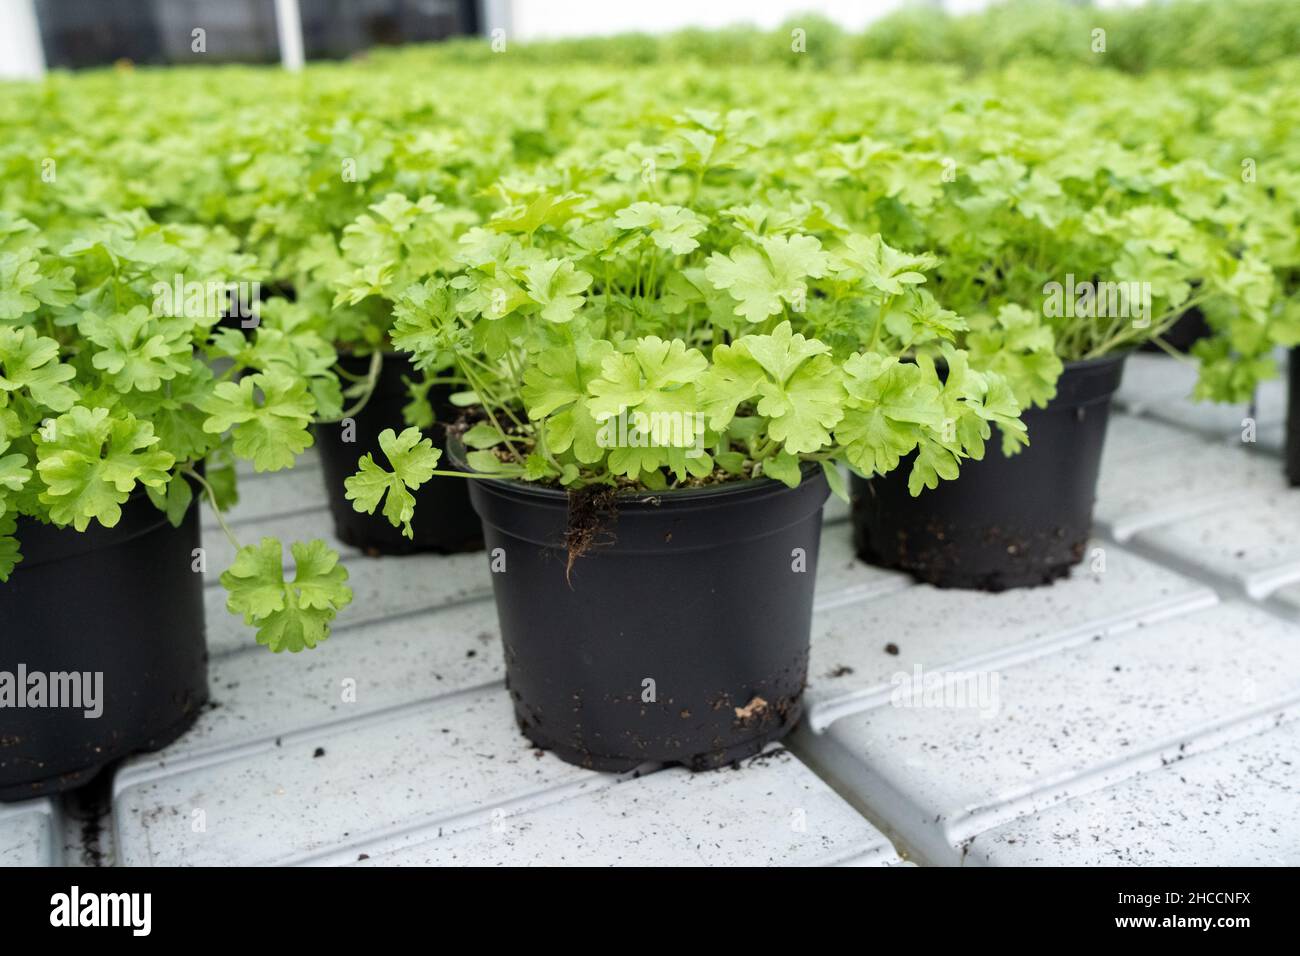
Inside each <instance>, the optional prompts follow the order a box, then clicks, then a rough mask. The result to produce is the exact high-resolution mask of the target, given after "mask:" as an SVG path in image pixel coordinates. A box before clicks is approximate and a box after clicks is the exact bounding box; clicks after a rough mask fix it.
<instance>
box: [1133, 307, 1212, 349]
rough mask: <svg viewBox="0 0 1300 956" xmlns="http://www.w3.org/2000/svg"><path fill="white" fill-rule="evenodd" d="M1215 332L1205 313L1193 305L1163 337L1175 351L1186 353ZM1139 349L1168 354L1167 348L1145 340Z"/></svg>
mask: <svg viewBox="0 0 1300 956" xmlns="http://www.w3.org/2000/svg"><path fill="white" fill-rule="evenodd" d="M1213 333H1214V330H1213V329H1211V328H1210V324H1209V323H1208V322H1207V321H1205V313H1204V312H1202V311H1201V310H1200V309H1199V308H1198V307H1196V306H1193V307H1192V308H1190V309H1188V310H1187V311H1186V312H1184V313H1183V314H1182V315H1180V316H1179V317H1178V319H1177V321H1175V322H1174V324H1173V325H1171V326H1169V328H1168V330H1167V331H1166V332H1165V334H1164V335H1162V336H1161V338H1162V339H1164V340H1165V342H1166V344H1168V345H1169V347H1170V348H1172V349H1173V350H1174V351H1175V352H1184V353H1185V352H1190V351H1191V350H1192V346H1193V345H1195V344H1196V343H1197V342H1199V341H1200V340H1201V339H1203V338H1206V337H1207V336H1209V335H1212V334H1213ZM1138 350H1139V351H1141V352H1158V353H1159V354H1161V355H1164V354H1166V352H1165V350H1164V349H1162V348H1161V347H1160V346H1158V345H1156V344H1155V343H1154V342H1143V343H1142V344H1141V345H1140V346H1138Z"/></svg>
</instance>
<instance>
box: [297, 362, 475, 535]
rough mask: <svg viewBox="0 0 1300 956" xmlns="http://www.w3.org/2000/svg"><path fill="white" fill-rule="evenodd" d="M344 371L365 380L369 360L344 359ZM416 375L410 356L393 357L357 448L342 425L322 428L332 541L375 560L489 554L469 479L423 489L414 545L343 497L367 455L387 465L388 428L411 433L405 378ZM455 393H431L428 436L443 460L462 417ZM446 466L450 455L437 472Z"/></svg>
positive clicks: (358, 422) (358, 431)
mask: <svg viewBox="0 0 1300 956" xmlns="http://www.w3.org/2000/svg"><path fill="white" fill-rule="evenodd" d="M339 365H340V366H342V368H343V369H344V371H346V372H348V373H350V374H352V375H365V374H366V373H367V372H368V371H369V369H370V358H369V357H366V358H356V357H352V356H345V357H343V358H340V359H339ZM413 374H414V372H413V370H412V368H411V365H410V362H409V361H408V360H407V358H406V356H404V355H399V354H398V353H395V352H390V353H388V354H386V355H385V356H384V363H383V366H382V367H381V369H380V373H379V381H378V383H377V385H376V387H375V392H374V394H373V395H372V396H371V397H370V401H369V402H367V403H366V406H365V407H364V408H363V409H362V410H361V411H360V412H358V413H357V414H356V415H355V416H353V421H354V422H355V432H354V435H353V437H354V438H355V440H354V441H351V442H346V441H344V440H343V438H344V434H345V433H344V428H343V426H342V425H321V426H318V427H317V428H316V444H317V446H318V447H319V449H320V457H321V464H322V466H323V468H322V471H323V472H324V476H325V491H326V494H327V495H328V497H329V506H330V513H331V514H332V515H333V516H334V533H335V534H336V535H337V536H338V539H339V540H340V541H343V542H346V543H347V544H350V545H352V546H353V547H354V548H360V549H361V550H363V551H365V552H367V553H368V554H372V555H374V554H415V553H417V552H421V551H436V552H439V553H442V554H451V553H454V552H458V551H477V550H478V549H479V548H482V547H483V529H482V527H481V526H480V524H479V520H478V516H477V515H475V514H474V509H473V508H471V507H470V503H469V489H468V487H467V486H468V484H469V482H468V481H467V480H465V479H462V478H443V477H438V476H434V477H433V478H432V479H430V480H429V481H428V482H426V483H425V484H423V485H421V486H420V488H419V489H418V490H417V491H416V492H415V518H414V519H413V520H412V522H411V528H412V530H413V531H414V533H415V537H414V538H407V537H405V536H404V535H403V534H402V531H401V529H400V528H394V527H393V526H392V525H391V524H389V522H388V519H387V518H385V517H384V516H383V514H382V512H381V511H376V513H375V514H373V515H368V514H365V513H364V512H360V511H357V510H356V509H354V508H353V507H352V502H351V501H348V500H347V498H346V497H344V495H345V493H346V489H345V488H344V485H343V482H344V481H345V480H346V479H347V478H348V477H350V476H351V475H354V474H356V472H357V460H358V459H359V458H361V457H362V456H363V455H365V454H366V452H370V453H371V454H373V455H374V456H375V460H376V461H378V462H379V463H380V464H383V465H387V459H386V458H385V457H384V453H383V451H382V450H381V449H380V447H379V433H380V432H381V431H383V430H384V429H385V428H391V429H393V431H395V432H400V431H401V430H402V429H403V428H404V427H405V424H404V420H403V418H402V406H404V405H406V404H407V403H408V402H409V401H410V396H409V395H408V393H407V389H406V385H405V384H404V383H403V382H402V377H403V376H406V377H408V378H410V377H412V376H413ZM451 391H452V390H451V388H449V387H447V386H435V387H434V389H432V390H431V391H430V393H429V401H430V402H431V403H432V404H433V410H434V415H435V416H436V418H437V421H438V424H435V425H434V426H433V428H431V429H429V430H428V431H426V432H425V434H426V435H427V436H428V437H429V438H431V439H432V440H433V443H434V445H435V446H436V447H438V448H441V449H443V450H444V452H445V450H446V447H447V446H446V424H445V423H447V422H451V421H454V420H455V418H456V417H457V415H458V414H459V410H458V409H457V408H456V407H455V406H454V405H452V404H451V402H450V401H449V396H450V395H451ZM446 461H447V459H446V455H445V454H444V456H443V458H442V460H441V462H440V463H439V467H443V468H445V467H450V466H449V465H447V464H446Z"/></svg>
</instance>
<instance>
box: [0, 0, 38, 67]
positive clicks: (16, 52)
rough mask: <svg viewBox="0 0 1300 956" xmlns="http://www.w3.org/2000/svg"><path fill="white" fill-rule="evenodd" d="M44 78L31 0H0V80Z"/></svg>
mask: <svg viewBox="0 0 1300 956" xmlns="http://www.w3.org/2000/svg"><path fill="white" fill-rule="evenodd" d="M44 75H45V52H44V50H42V49H41V34H40V30H39V29H38V28H37V25H36V10H35V8H34V7H33V5H32V0H0V77H3V78H5V79H18V80H36V79H40V78H41V77H42V76H44Z"/></svg>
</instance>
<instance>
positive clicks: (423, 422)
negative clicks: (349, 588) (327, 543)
mask: <svg viewBox="0 0 1300 956" xmlns="http://www.w3.org/2000/svg"><path fill="white" fill-rule="evenodd" d="M475 219H476V217H475V216H474V214H473V213H471V212H468V211H466V210H460V209H448V208H447V207H445V206H443V205H442V204H441V203H439V202H437V201H436V200H435V199H434V198H433V197H424V198H421V199H420V200H418V201H417V202H411V201H410V200H409V199H407V198H406V197H405V196H403V195H402V194H400V193H389V194H388V195H386V196H385V197H384V198H383V199H382V200H381V201H380V202H377V203H374V204H372V205H371V206H370V207H369V210H368V212H366V213H363V214H362V215H360V216H359V217H358V218H357V220H356V221H355V222H352V223H349V224H348V225H347V226H346V227H345V228H344V229H343V230H342V239H341V241H340V242H339V243H338V246H337V248H336V247H335V246H334V244H333V243H332V242H330V241H329V240H328V238H325V237H320V238H318V239H317V240H316V241H315V243H314V246H313V249H312V250H311V253H310V257H309V258H308V259H307V261H308V262H309V264H310V275H311V280H310V281H311V283H312V285H313V288H316V289H319V293H318V295H317V299H318V301H317V302H316V303H314V305H313V306H311V307H309V309H308V312H307V314H308V315H309V316H310V320H311V321H313V322H314V323H315V324H316V325H317V327H319V328H320V329H321V331H320V335H321V337H322V338H325V339H327V340H329V341H331V342H333V343H334V347H335V349H336V351H337V353H338V357H337V362H336V364H335V366H334V372H335V374H336V375H337V376H338V377H339V378H341V379H342V380H343V381H344V382H345V383H346V384H347V385H348V388H347V389H346V391H345V393H344V394H345V395H346V396H347V398H348V399H349V400H350V402H352V405H351V408H350V409H348V410H346V411H343V412H342V413H340V415H339V416H338V420H337V421H334V422H330V423H328V424H323V425H320V426H318V428H317V431H316V434H317V438H318V447H319V449H320V455H321V462H322V464H323V466H324V467H323V473H324V477H325V487H326V492H327V495H328V499H329V504H330V512H331V514H332V516H333V518H334V527H335V532H336V534H337V536H338V537H339V539H340V540H342V541H344V542H346V543H348V544H351V545H353V546H354V547H358V548H361V549H362V550H364V551H366V552H367V553H370V554H409V553H414V552H420V551H433V552H438V553H444V554H446V553H453V552H459V551H474V550H478V549H479V548H481V547H482V546H483V531H482V527H481V525H480V523H479V521H478V518H477V516H476V515H475V513H474V510H473V508H471V507H470V503H469V497H468V490H467V488H466V486H465V483H464V482H461V481H452V480H446V479H443V478H435V479H433V480H430V481H427V482H425V483H423V484H422V485H421V487H420V488H419V489H418V492H417V494H416V499H417V501H418V502H419V503H420V504H421V505H422V506H423V507H422V508H421V512H422V514H424V515H429V516H436V518H432V519H424V520H421V521H419V522H414V523H412V522H402V523H401V524H400V525H399V526H397V527H395V526H393V525H392V524H390V523H389V522H388V521H386V520H384V519H383V518H382V517H376V516H372V515H369V514H365V513H363V512H358V511H357V510H356V509H354V508H353V507H352V503H351V502H350V501H349V500H348V498H347V496H346V495H347V491H346V488H345V485H344V482H345V480H346V479H347V477H348V476H349V475H351V474H352V472H353V471H354V470H355V468H356V462H357V458H358V457H359V456H360V455H363V454H370V455H379V454H381V453H382V451H383V449H382V448H381V446H380V444H379V435H380V434H381V433H382V431H383V430H384V429H385V428H387V427H389V426H391V425H393V424H394V423H404V424H405V426H409V427H415V428H418V429H419V430H420V431H421V432H422V433H423V434H424V435H425V436H426V437H427V438H428V439H429V440H430V442H431V443H432V445H433V447H435V448H438V449H439V450H443V449H445V448H446V439H447V426H448V424H449V423H450V422H452V421H454V420H455V418H456V417H457V416H458V415H459V409H458V408H457V406H456V405H455V404H454V400H455V398H456V396H457V395H459V394H460V393H463V392H465V391H466V387H465V379H464V378H463V377H460V378H458V377H457V376H456V375H454V373H453V370H452V369H451V368H450V361H449V358H448V357H447V356H433V357H428V358H426V359H425V360H424V361H422V362H421V363H419V364H412V362H411V361H410V360H409V358H408V356H407V355H406V354H404V353H401V352H398V351H396V350H395V349H394V348H393V345H392V342H391V340H390V338H389V332H390V329H391V327H392V324H393V320H394V316H393V313H392V301H391V299H392V297H393V295H394V291H395V290H397V289H401V288H405V287H406V286H408V285H410V283H411V282H412V280H413V279H414V277H415V272H414V270H415V269H416V268H420V269H427V266H428V263H431V262H435V263H436V262H450V261H451V256H452V252H453V251H454V249H455V240H456V238H457V236H458V235H459V234H460V232H461V231H462V230H463V229H464V228H465V226H466V225H467V224H469V223H471V222H473V221H475ZM417 263H418V264H419V265H418V266H417V265H416V264H417ZM331 290H332V292H333V294H334V299H333V302H332V304H331V303H329V302H328V296H329V294H330V291H331Z"/></svg>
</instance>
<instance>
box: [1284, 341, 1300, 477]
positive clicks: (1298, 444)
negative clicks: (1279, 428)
mask: <svg viewBox="0 0 1300 956" xmlns="http://www.w3.org/2000/svg"><path fill="white" fill-rule="evenodd" d="M1287 367H1288V372H1287V378H1288V379H1289V381H1288V384H1287V389H1288V392H1287V407H1286V474H1287V478H1288V479H1289V480H1290V482H1291V484H1292V485H1294V486H1297V487H1300V347H1296V348H1293V349H1292V350H1291V354H1290V355H1289V356H1288V358H1287Z"/></svg>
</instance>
